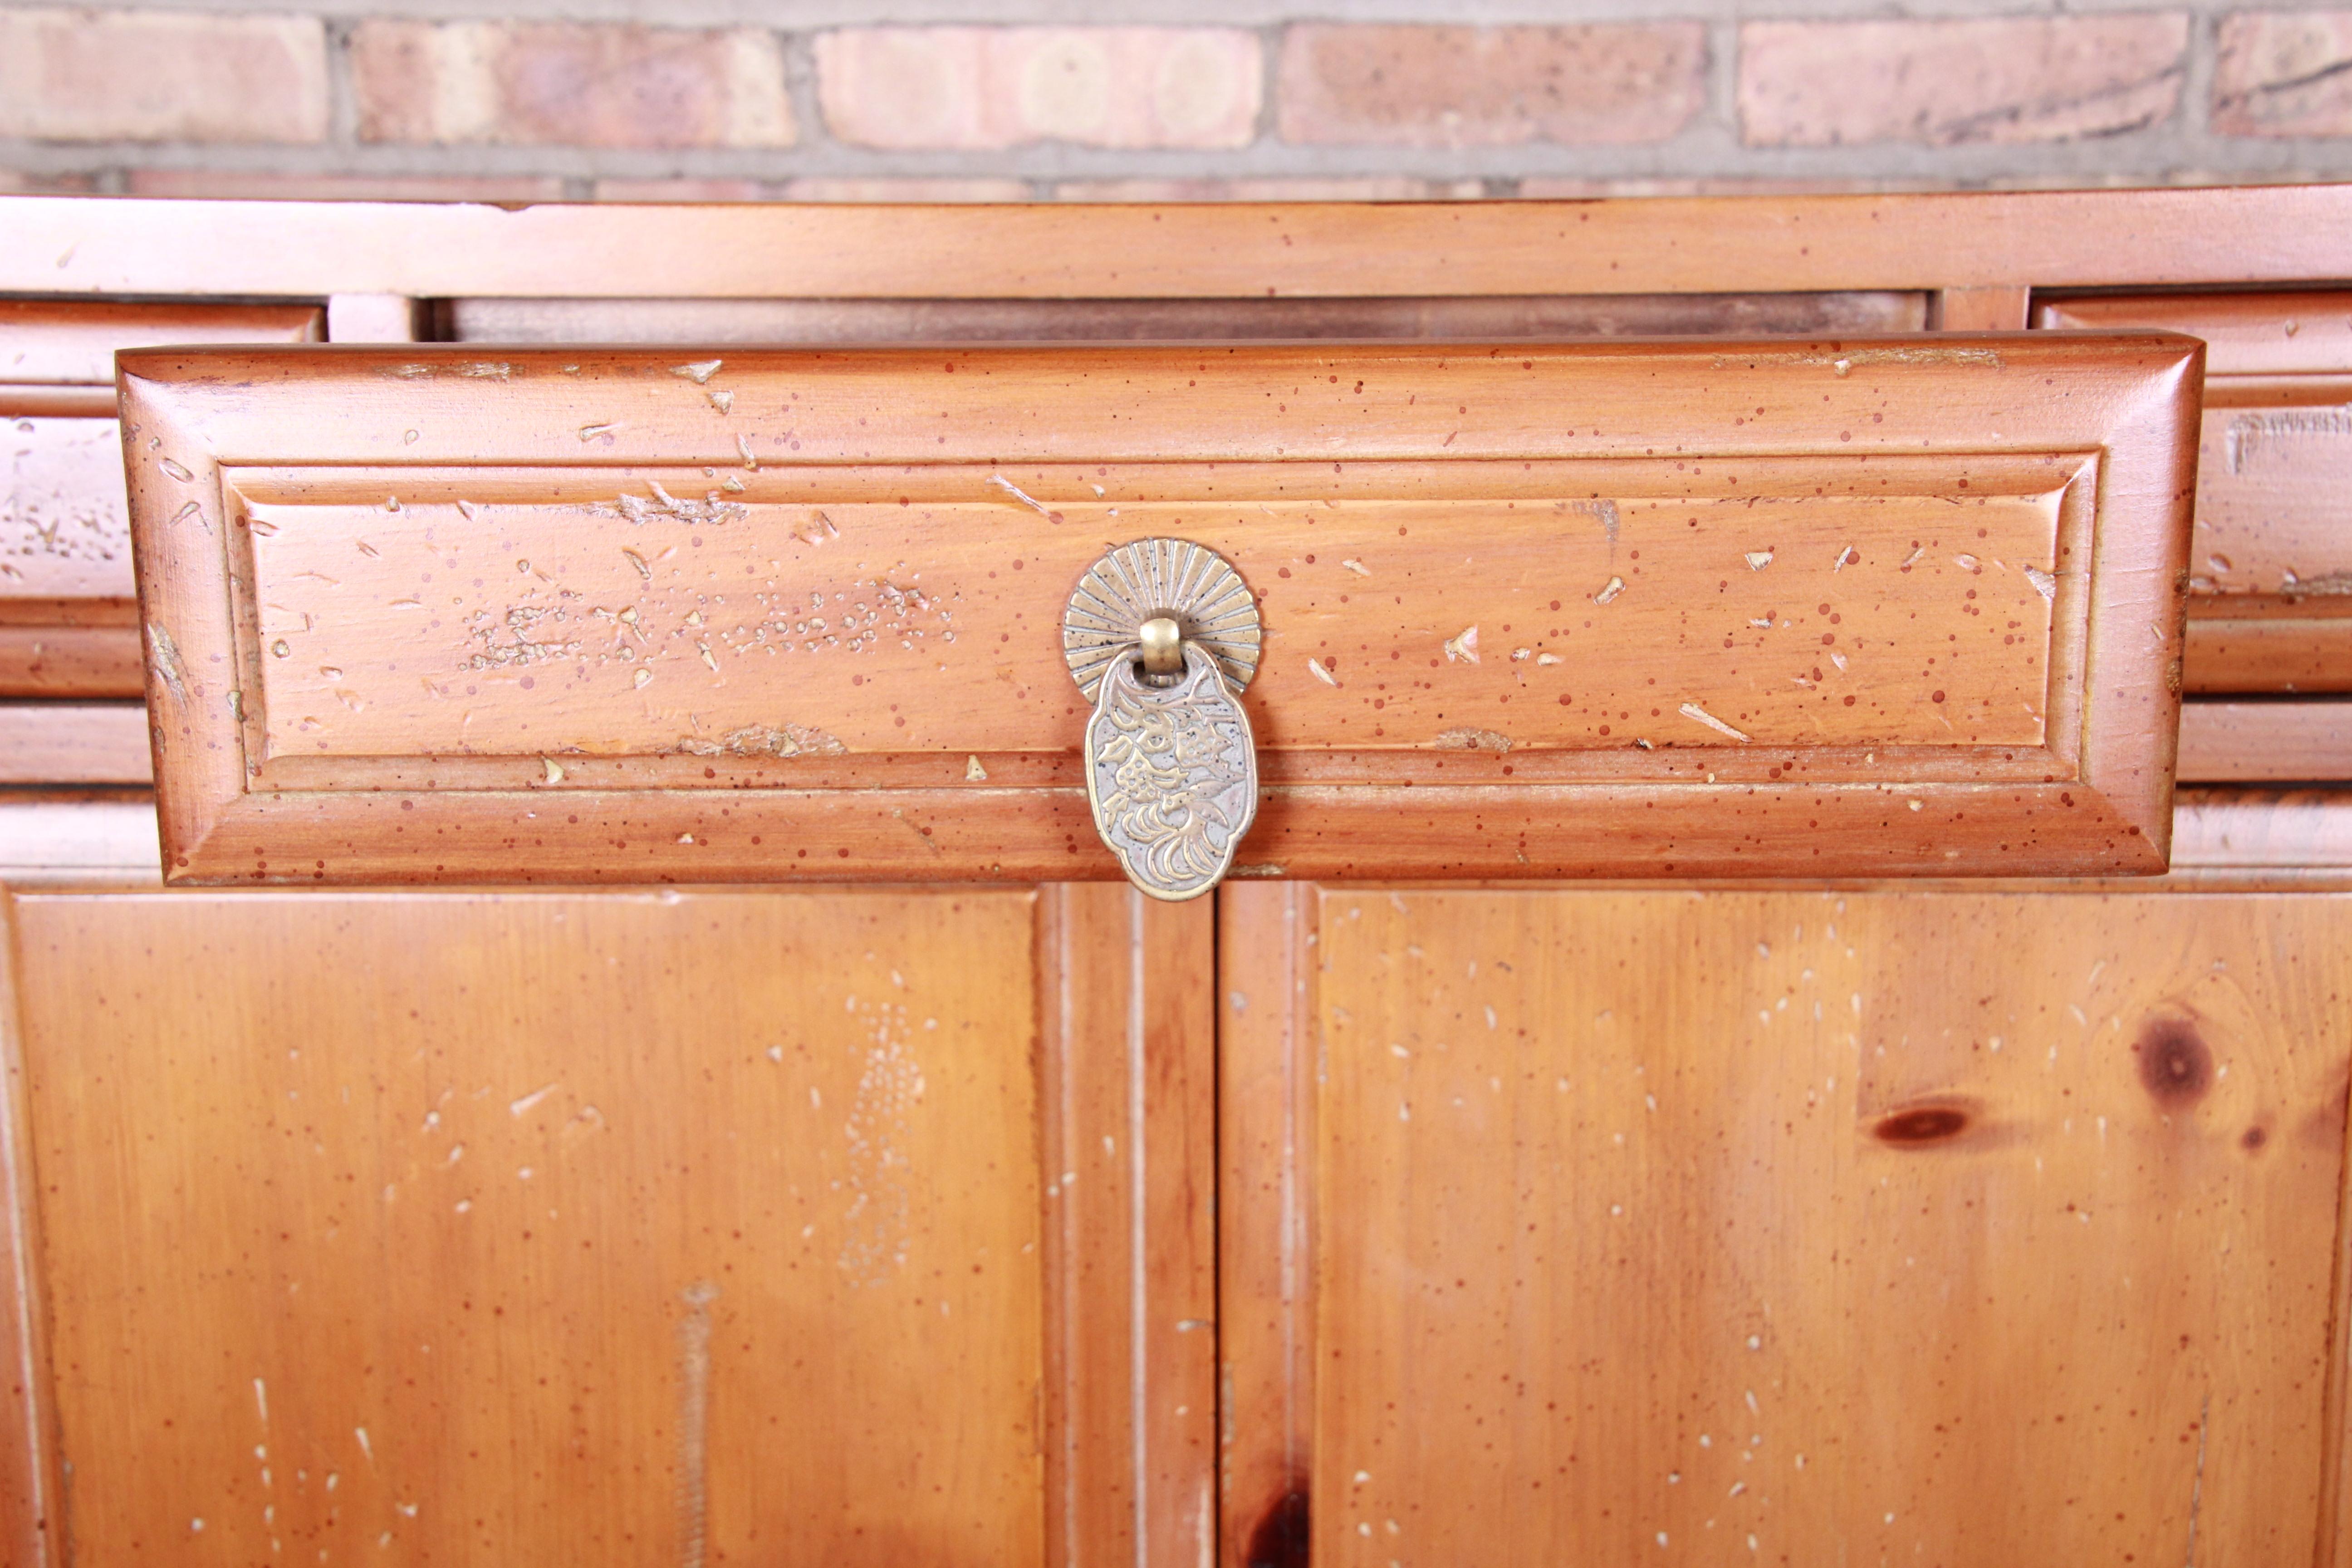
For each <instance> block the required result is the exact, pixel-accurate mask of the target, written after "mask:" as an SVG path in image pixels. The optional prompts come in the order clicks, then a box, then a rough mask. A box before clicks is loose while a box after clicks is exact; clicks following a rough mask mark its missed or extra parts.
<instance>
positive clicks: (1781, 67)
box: [1739, 12, 2189, 147]
mask: <svg viewBox="0 0 2352 1568" xmlns="http://www.w3.org/2000/svg"><path fill="white" fill-rule="evenodd" d="M2188 49H2189V19H2188V17H2187V16H2182V15H2181V14H2179V13H2178V12H2166V13H2161V14H2136V15H2126V16H1997V17H1984V18H1978V19H1963V20H1937V21H1896V22H1749V23H1747V24H1745V25H1743V26H1741V27H1740V29H1739V121H1740V134H1741V138H1742V140H1744V141H1745V142H1747V143H1748V145H1749V146H1751V147H1844V146H1854V145H1858V144H1861V143H1864V142H1924V143H1926V144H1927V145H1929V146H1937V147H1942V146H1952V145H1956V144H1958V143H1962V142H2064V141H2070V140H2073V139H2074V138H2076V137H2083V136H2109V135H2114V134H2116V133H2117V132H2128V131H2137V130H2140V129H2142V128H2144V127H2146V126H2150V125H2154V124H2156V123H2158V121H2162V120H2164V119H2166V118H2168V116H2169V115H2170V114H2171V113H2172V111H2173V110H2174V109H2175V108H2176V107H2177V106H2178V105H2179V101H2180V85H2181V73H2182V70H2183V68H2184V67H2185V64H2186V57H2187V54H2188Z"/></svg>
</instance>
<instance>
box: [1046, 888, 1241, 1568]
mask: <svg viewBox="0 0 2352 1568" xmlns="http://www.w3.org/2000/svg"><path fill="white" fill-rule="evenodd" d="M1039 897H1040V899H1041V900H1042V905H1041V913H1042V919H1041V921H1040V925H1039V942H1038V964H1039V973H1040V983H1041V986H1042V987H1043V990H1042V992H1041V994H1042V995H1044V996H1045V998H1046V999H1047V1004H1048V1005H1047V1009H1046V1011H1045V1016H1044V1018H1043V1019H1042V1024H1043V1027H1044V1037H1045V1050H1044V1053H1043V1057H1042V1061H1041V1069H1040V1070H1041V1076H1042V1078H1043V1080H1044V1082H1045V1084H1046V1086H1047V1091H1046V1092H1047V1100H1048V1104H1049V1106H1051V1107H1052V1108H1053V1109H1050V1110H1048V1112H1047V1114H1046V1116H1045V1121H1044V1125H1043V1132H1044V1139H1043V1152H1042V1156H1041V1157H1042V1158H1043V1160H1044V1162H1045V1163H1044V1173H1045V1196H1046V1231H1045V1249H1044V1258H1045V1279H1046V1280H1047V1283H1048V1295H1047V1300H1046V1321H1047V1352H1046V1369H1045V1375H1046V1385H1045V1408H1046V1422H1047V1426H1048V1431H1049V1436H1048V1441H1049V1442H1050V1443H1051V1444H1053V1448H1052V1458H1053V1460H1054V1466H1053V1468H1054V1469H1055V1477H1054V1479H1052V1482H1051V1489H1050V1495H1049V1497H1048V1500H1047V1537H1048V1541H1049V1543H1050V1547H1049V1560H1050V1561H1052V1562H1054V1563H1063V1564H1067V1565H1068V1568H1081V1565H1084V1564H1087V1563H1116V1562H1154V1563H1156V1562H1168V1563H1195V1562H1200V1561H1202V1560H1204V1559H1205V1558H1206V1556H1207V1555H1208V1553H1209V1552H1210V1550H1211V1548H1212V1544H1213V1539H1214V1536H1215V1531H1216V1523H1217V1500H1216V1494H1215V1490H1214V1483H1215V1477H1216V1432H1217V1397H1218V1396H1217V1296H1216V1279H1217V1255H1216V1239H1215V1236H1214V1234H1213V1228H1214V1224H1215V1202H1214V1186H1215V1181H1216V1177H1215V1170H1216V1126H1215V1121H1214V1117H1215V1103H1216V1097H1215V1070H1216V1058H1215V1022H1216V1020H1215V1015H1214V1011H1213V1007H1214V1004H1213V1000H1212V997H1213V991H1212V988H1211V986H1210V985H1209V984H1208V982H1209V980H1210V979H1211V977H1212V974H1211V972H1212V966H1213V963H1214V953H1213V949H1212V929H1211V928H1212V925H1213V916H1212V911H1211V910H1210V908H1209V907H1208V906H1207V905H1205V904H1185V905H1170V904H1163V903H1160V902H1158V901H1157V900H1150V899H1147V898H1145V897H1144V896H1143V895H1142V894H1140V893H1139V892H1137V891H1136V890H1135V889H1132V888H1128V887H1124V886H1115V885H1110V884H1093V885H1073V884H1062V885H1058V886H1055V887H1051V888H1047V889H1042V890H1041V891H1040V894H1039Z"/></svg>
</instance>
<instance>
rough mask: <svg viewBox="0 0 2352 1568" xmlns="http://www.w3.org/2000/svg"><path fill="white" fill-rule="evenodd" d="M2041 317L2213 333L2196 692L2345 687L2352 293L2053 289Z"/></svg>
mask: <svg viewBox="0 0 2352 1568" xmlns="http://www.w3.org/2000/svg"><path fill="white" fill-rule="evenodd" d="M2036 320H2037V321H2038V322H2039V324H2041V325H2042V326H2044V327H2056V328H2067V327H2101V328H2112V329H2126V328H2127V329H2133V330H2139V331H2145V330H2147V329H2149V328H2161V329H2164V330H2166V331H2181V332H2187V333H2189V334H2191V335H2192V336H2195V337H2199V338H2202V339H2203V340H2204V341H2205V343H2206V361H2205V369H2206V377H2205V412H2204V416H2203V429H2202V432H2201V436H2200V442H2199V448H2198V467H2197V523H2196V534H2195V538H2194V540H2193V541H2192V542H2191V545H2190V549H2189V572H2190V577H2189V648H2188V657H2187V659H2186V663H2185V667H2184V675H2185V678H2186V680H2187V684H2188V689H2189V690H2191V691H2202V692H2217V693H2226V692H2273V691H2344V690H2347V689H2352V673H2347V672H2352V620H2347V618H2346V617H2347V615H2352V600H2347V597H2346V595H2347V592H2352V500H2347V494H2352V415H2347V412H2346V408H2347V405H2352V294H2346V293H2341V292H2331V291H2313V292H2301V291H2298V292H2281V293H2273V294H2253V293H2242V294H2212V295H2193V294H2191V295H2123V296H2107V297H2096V298H2089V299H2079V300H2053V301H2049V302H2046V303H2043V304H2042V305H2041V306H2040V307H2039V308H2038V309H2037V310H2036Z"/></svg>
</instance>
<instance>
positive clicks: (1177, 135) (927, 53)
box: [816, 27, 1260, 150]
mask: <svg viewBox="0 0 2352 1568" xmlns="http://www.w3.org/2000/svg"><path fill="white" fill-rule="evenodd" d="M1259 60H1260V56H1259V52H1258V42H1257V37H1256V35H1255V34H1253V33H1247V32H1243V31H1240V30H1238V29H1235V28H1228V27H851V28H845V29H842V30H840V31H836V32H830V33H824V34H820V35H819V36H818V37H817V39H816V66H817V89H818V96H819V99H820V100H821V101H822V102H823V104H824V121H825V124H826V125H827V126H829V127H830V128H831V129H832V131H833V133H834V134H835V136H837V137H839V138H840V139H841V140H843V141H844V142H853V143H855V144H856V145H858V146H861V147H887V148H949V149H972V150H978V149H987V148H1001V147H1018V146H1023V145H1026V144H1029V143H1032V142H1075V143H1076V144H1078V145H1080V146H1085V147H1243V146H1247V145H1248V144H1249V142H1251V141H1252V140H1253V139H1254V137H1255V134H1256V126H1257V112H1258V102H1259V98H1260V83H1259V76H1260V65H1259Z"/></svg>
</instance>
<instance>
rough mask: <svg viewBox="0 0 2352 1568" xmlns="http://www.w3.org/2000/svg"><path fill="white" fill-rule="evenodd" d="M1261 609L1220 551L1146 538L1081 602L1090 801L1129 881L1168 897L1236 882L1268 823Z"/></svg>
mask: <svg viewBox="0 0 2352 1568" xmlns="http://www.w3.org/2000/svg"><path fill="white" fill-rule="evenodd" d="M1258 640H1259V626H1258V618H1257V602H1256V600H1255V598H1254V597H1253V596H1252V595H1251V594H1250V591H1249V587H1248V584H1244V582H1243V581H1242V580H1241V576H1240V574H1237V573H1235V572H1234V569H1233V568H1232V567H1231V566H1230V565H1228V564H1227V563H1225V562H1224V561H1223V559H1222V558H1221V557H1219V556H1218V555H1217V553H1216V552H1214V551H1212V550H1208V549H1204V548H1203V547H1202V546H1201V545H1198V544H1194V543H1192V542H1190V541H1188V540H1181V539H1145V540H1138V541H1136V542H1134V543H1131V544H1124V545H1121V546H1120V547H1119V548H1118V549H1117V550H1114V551H1112V552H1110V553H1109V554H1108V555H1106V556H1104V557H1103V558H1102V559H1101V560H1100V561H1098V562H1097V563H1095V564H1094V566H1093V568H1092V569H1091V570H1089V571H1088V572H1087V574H1086V575H1085V576H1084V577H1083V578H1081V579H1080V580H1079V582H1078V585H1077V587H1076V589H1075V590H1073V591H1072V593H1071V595H1070V604H1069V608H1068V610H1067V611H1066V613H1065V614H1064V616H1063V620H1062V648H1063V653H1064V655H1065V657H1066V658H1067V659H1068V661H1069V665H1070V675H1071V678H1072V679H1075V680H1076V681H1077V683H1078V689H1079V690H1081V691H1083V692H1085V693H1086V694H1087V697H1088V698H1090V699H1092V700H1093V701H1094V705H1095V710H1094V714H1093V716H1092V717H1091V718H1090V719H1088V720H1087V731H1086V746H1085V764H1086V778H1087V804H1088V805H1090V806H1092V807H1093V810H1094V819H1095V831H1096V832H1097V833H1098V834H1100V835H1101V836H1102V841H1103V842H1104V844H1106V845H1108V847H1109V848H1110V851H1111V853H1112V854H1114V855H1116V856H1118V863H1119V866H1120V868H1122V869H1124V870H1125V871H1126V872H1127V876H1128V879H1129V881H1131V882H1133V883H1134V884H1135V885H1136V886H1137V887H1138V888H1140V889H1143V891H1145V892H1146V893H1149V894H1150V895H1151V896H1152V897H1153V898H1156V899H1167V900H1182V899H1196V898H1199V897H1200V896H1201V895H1202V894H1203V893H1205V892H1207V891H1208V890H1209V889H1212V888H1213V887H1215V886H1216V885H1217V884H1218V883H1219V882H1220V881H1222V880H1223V879H1224V875H1225V873H1226V872H1227V871H1228V870H1230V869H1231V868H1232V867H1233V863H1234V853H1235V852H1236V851H1237V850H1238V849H1239V848H1240V847H1241V841H1242V837H1243V836H1244V834H1246V833H1247V832H1248V831H1249V829H1250V824H1251V823H1252V822H1253V821H1254V820H1255V818H1256V816H1257V787H1258V784H1257V747H1256V744H1255V741H1254V740H1253V739H1252V737H1251V734H1250V725H1249V716H1248V714H1246V713H1245V712H1244V711H1243V710H1242V705H1241V698H1240V692H1241V689H1242V687H1243V686H1244V685H1246V684H1248V681H1249V678H1250V677H1251V676H1252V675H1253V674H1255V672H1256V668H1257V653H1258Z"/></svg>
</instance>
